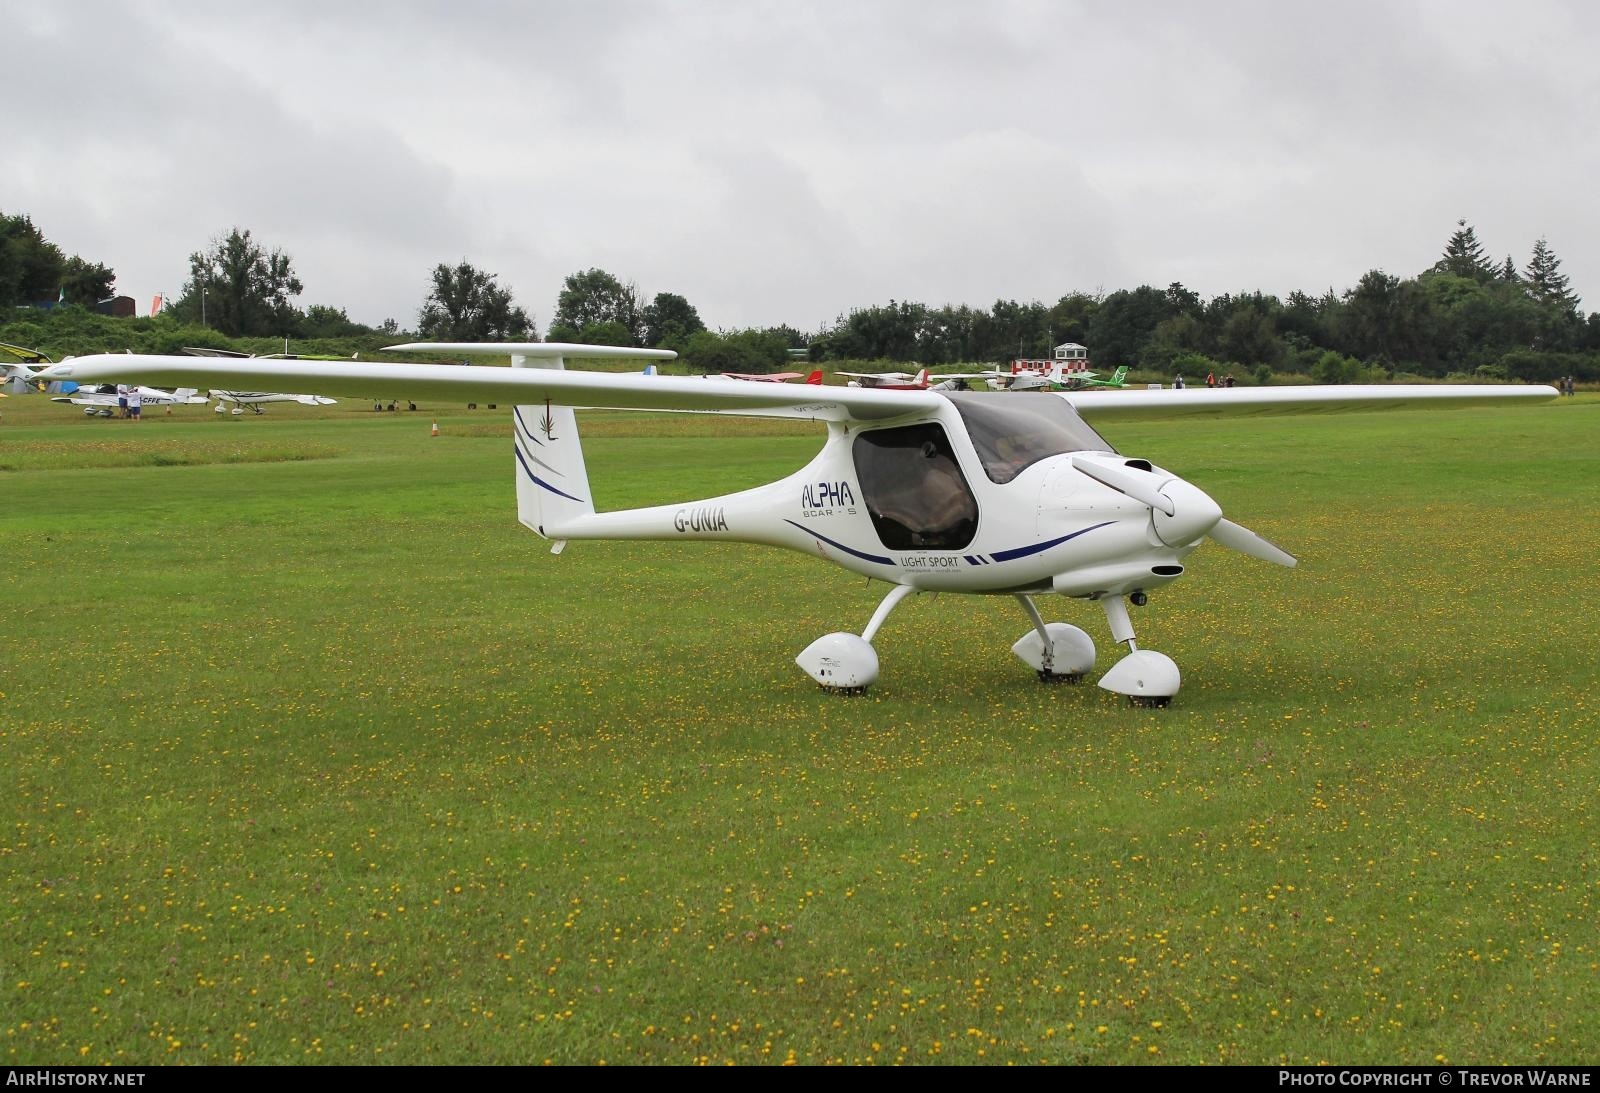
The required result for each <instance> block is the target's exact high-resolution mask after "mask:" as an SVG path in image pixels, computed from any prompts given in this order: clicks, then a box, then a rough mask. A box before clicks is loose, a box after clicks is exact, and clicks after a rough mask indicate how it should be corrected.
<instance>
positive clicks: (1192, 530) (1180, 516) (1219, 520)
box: [1072, 456, 1295, 569]
mask: <svg viewBox="0 0 1600 1093" xmlns="http://www.w3.org/2000/svg"><path fill="white" fill-rule="evenodd" d="M1072 465H1073V467H1074V468H1076V469H1077V470H1079V471H1082V472H1083V473H1084V474H1086V475H1088V476H1089V477H1090V478H1092V479H1094V480H1095V481H1096V482H1099V483H1101V484H1102V485H1106V486H1110V487H1111V488H1112V489H1114V490H1117V491H1118V492H1119V493H1125V494H1127V495H1128V496H1129V497H1131V498H1133V499H1134V500H1135V501H1138V502H1140V503H1141V504H1145V505H1148V506H1149V507H1150V509H1151V519H1152V521H1153V523H1154V525H1155V531H1156V535H1157V536H1158V537H1159V538H1160V539H1161V541H1162V542H1164V543H1166V544H1167V545H1169V546H1177V545H1179V544H1181V543H1190V542H1193V541H1194V540H1196V539H1198V538H1199V537H1200V536H1202V535H1209V536H1211V538H1212V539H1214V540H1216V541H1217V542H1218V543H1221V544H1222V545H1223V546H1225V547H1227V548H1228V549H1230V550H1237V551H1238V552H1239V553H1241V554H1248V555H1249V556H1250V557H1252V558H1259V559H1261V560H1262V561H1263V562H1272V563H1273V564H1274V565H1281V566H1287V567H1289V568H1291V569H1292V568H1293V567H1294V565H1295V559H1294V556H1293V555H1291V554H1289V553H1288V552H1287V551H1285V550H1281V549H1279V548H1278V547H1276V546H1274V545H1273V544H1272V543H1269V542H1268V541H1267V540H1265V539H1263V538H1262V537H1261V536H1259V535H1257V534H1256V533H1255V532H1253V531H1251V530H1250V529H1249V528H1247V527H1245V526H1244V525H1243V524H1236V523H1234V522H1233V521H1232V520H1229V519H1227V518H1226V517H1224V516H1223V515H1222V509H1221V507H1220V506H1218V504H1217V503H1216V502H1215V501H1214V500H1212V499H1211V498H1210V497H1209V496H1208V495H1207V494H1206V493H1205V492H1203V491H1202V490H1200V489H1199V488H1198V487H1196V486H1192V485H1190V484H1189V483H1188V482H1185V481H1184V480H1183V479H1181V478H1167V479H1163V478H1161V477H1159V476H1157V475H1156V474H1154V473H1153V472H1151V471H1146V470H1141V469H1139V468H1137V467H1130V466H1128V465H1127V464H1126V463H1124V464H1122V465H1120V466H1119V465H1117V464H1113V463H1104V462H1101V461H1100V460H1097V459H1090V458H1085V457H1083V456H1073V457H1072Z"/></svg>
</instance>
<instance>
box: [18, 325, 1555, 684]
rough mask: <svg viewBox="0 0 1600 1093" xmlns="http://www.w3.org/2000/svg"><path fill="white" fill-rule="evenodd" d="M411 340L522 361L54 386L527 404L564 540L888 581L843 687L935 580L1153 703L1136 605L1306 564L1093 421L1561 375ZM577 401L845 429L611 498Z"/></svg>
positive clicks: (1069, 667)
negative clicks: (1118, 379) (694, 494)
mask: <svg viewBox="0 0 1600 1093" xmlns="http://www.w3.org/2000/svg"><path fill="white" fill-rule="evenodd" d="M395 348H396V349H398V350H406V351H411V352H426V353H439V354H449V355H451V356H456V355H460V354H509V355H510V357H511V363H512V366H513V367H511V368H509V369H508V368H495V367H483V366H470V365H468V366H460V365H420V364H404V365H400V364H356V363H317V364H311V363H305V362H296V361H271V360H264V359H260V358H257V359H252V360H245V361H227V362H224V361H199V360H195V359H192V358H184V357H137V356H99V357H87V358H78V359H77V360H73V361H69V362H65V363H62V364H58V365H55V366H53V367H51V368H49V369H46V370H45V372H44V373H43V374H44V375H45V376H47V377H49V378H52V379H64V380H78V381H80V382H83V381H90V382H100V381H106V380H117V379H132V378H136V377H137V378H140V379H143V380H144V381H146V382H149V383H185V384H219V385H225V386H230V387H232V386H239V385H249V386H258V385H259V386H274V385H290V386H304V387H315V388H316V389H318V390H323V391H329V392H331V393H334V394H358V393H370V392H371V391H373V390H375V389H387V390H403V391H411V392H417V393H419V394H424V395H437V396H440V397H444V398H448V399H450V400H451V401H465V400H467V399H479V400H483V401H486V402H487V401H504V402H511V403H513V404H515V405H514V409H513V412H512V440H513V445H514V448H515V456H514V463H513V465H512V470H513V473H514V475H515V478H516V492H517V515H518V518H519V519H520V520H521V522H522V523H523V524H525V525H527V526H528V527H529V528H531V529H533V530H534V531H535V532H537V533H538V534H539V535H541V536H544V537H545V538H547V539H550V540H552V541H553V544H554V545H553V547H552V551H553V552H554V553H557V554H559V553H561V551H562V549H563V548H564V547H565V546H566V544H567V542H568V541H569V540H573V539H664V540H671V541H683V540H714V541H738V542H747V543H757V544H764V545H767V546H777V547H787V548H789V549H791V550H798V551H803V552H805V553H808V554H816V555H819V556H820V557H822V558H825V559H827V560H828V561H831V562H833V563H835V564H836V565H839V566H841V567H843V568H844V569H847V570H849V571H851V572H854V573H858V574H863V575H865V576H867V577H869V578H872V579H875V580H879V581H882V582H884V583H885V584H887V585H888V586H889V591H888V594H887V595H886V596H885V597H884V598H883V601H882V602H881V603H880V604H879V605H878V608H877V610H876V611H874V612H873V614H872V618H871V619H870V620H869V621H868V623H867V625H866V627H865V628H864V629H863V630H862V632H861V633H860V634H855V633H843V632H841V633H834V634H827V635H825V636H823V637H821V638H818V639H817V640H816V641H814V642H812V643H811V645H809V646H808V647H807V648H806V649H805V650H804V651H802V652H801V653H800V655H799V656H798V657H797V658H796V663H798V664H799V665H800V667H801V668H802V669H804V670H805V672H806V673H807V674H808V675H810V676H811V678H812V679H814V680H816V681H817V682H818V683H820V684H821V685H822V686H824V687H826V688H830V689H837V690H846V691H860V690H863V689H865V688H866V687H867V686H868V685H870V684H871V683H873V682H874V681H875V680H877V678H878V667H879V666H878V655H877V652H876V651H875V650H874V649H873V646H872V639H873V638H874V637H875V636H876V635H877V633H878V630H879V628H880V627H881V626H882V625H883V623H884V620H885V619H887V618H888V616H889V613H890V612H891V611H893V610H894V608H895V607H896V605H898V604H899V603H900V602H901V601H903V600H904V599H905V598H906V597H908V596H910V595H912V594H914V593H918V592H941V591H942V592H966V593H975V594H979V595H991V596H1010V597H1013V598H1015V599H1016V601H1017V602H1018V603H1019V604H1020V605H1021V608H1022V610H1023V611H1024V612H1025V613H1026V615H1027V617H1028V620H1029V622H1030V624H1031V629H1030V630H1029V631H1028V632H1027V633H1025V634H1024V635H1023V636H1022V637H1021V638H1020V639H1019V640H1018V641H1017V642H1016V644H1015V645H1013V646H1012V652H1013V653H1015V654H1016V655H1017V656H1018V657H1019V658H1020V659H1021V660H1023V661H1024V662H1025V663H1026V664H1027V665H1028V666H1029V667H1031V668H1032V669H1034V671H1035V672H1036V673H1037V674H1038V677H1039V679H1040V680H1043V681H1060V680H1074V679H1077V678H1081V676H1082V675H1083V674H1084V673H1086V672H1088V671H1090V670H1091V669H1092V668H1093V666H1094V663H1095V659H1096V650H1095V644H1094V641H1093V639H1091V638H1090V636H1089V635H1088V634H1087V633H1086V632H1085V631H1083V630H1081V629H1079V628H1078V627H1076V626H1072V625H1069V624H1067V623H1062V622H1049V623H1047V622H1046V621H1045V620H1044V617H1043V614H1042V613H1041V612H1040V610H1039V606H1038V604H1037V603H1036V602H1035V599H1036V597H1040V596H1044V595H1047V594H1050V593H1055V594H1059V595H1062V596H1065V597H1070V598H1073V599H1078V600H1087V601H1091V602H1094V603H1096V604H1098V606H1099V607H1100V608H1101V610H1102V611H1103V612H1104V614H1105V618H1106V622H1107V623H1108V625H1109V628H1110V632H1111V637H1112V639H1113V641H1114V642H1115V643H1116V644H1120V645H1123V646H1125V647H1126V650H1127V651H1126V653H1125V655H1124V656H1123V657H1122V658H1121V659H1120V660H1119V661H1118V662H1117V663H1116V664H1115V665H1113V666H1112V667H1111V669H1110V670H1109V671H1107V672H1106V673H1105V675H1104V676H1103V677H1102V678H1101V679H1100V681H1099V682H1100V686H1101V687H1103V688H1105V689H1107V690H1109V691H1112V692H1114V693H1117V694H1120V695H1126V696H1127V697H1128V698H1130V699H1131V700H1133V701H1135V702H1138V703H1145V704H1154V705H1165V704H1166V703H1167V701H1168V700H1170V699H1171V698H1172V696H1173V695H1175V694H1177V693H1178V688H1179V684H1180V675H1179V672H1178V667H1177V665H1176V664H1175V663H1173V661H1172V660H1171V658H1169V657H1167V656H1165V655H1163V654H1161V653H1158V652H1155V651H1154V650H1150V649H1142V648H1140V647H1139V646H1138V644H1137V643H1136V641H1135V638H1134V630H1133V626H1132V624H1131V622H1130V621H1129V617H1128V608H1127V605H1128V604H1129V603H1133V604H1134V605H1143V604H1144V603H1145V602H1146V599H1147V597H1148V596H1149V595H1150V594H1152V593H1154V592H1157V591H1158V590H1160V589H1162V588H1164V587H1165V586H1167V585H1169V584H1171V583H1172V582H1173V581H1175V580H1177V579H1178V578H1179V577H1180V576H1182V575H1183V573H1184V570H1185V565H1184V562H1185V560H1186V558H1187V557H1188V556H1189V555H1190V554H1191V553H1192V552H1193V551H1194V550H1195V549H1196V548H1197V547H1199V546H1200V544H1201V543H1202V542H1203V541H1204V540H1205V539H1207V538H1209V539H1212V540H1214V541H1215V542H1217V543H1220V544H1221V545H1222V546H1225V547H1228V548H1230V549H1233V550H1237V551H1240V552H1242V553H1244V554H1248V555H1250V556H1252V557H1254V558H1259V559H1262V560H1265V561H1269V562H1275V563H1277V564H1279V565H1284V566H1292V565H1294V559H1293V558H1292V557H1291V556H1290V555H1288V554H1287V553H1285V552H1284V551H1282V550H1280V549H1279V548H1278V547H1276V546H1274V545H1272V544H1271V543H1269V542H1267V541H1266V540H1265V539H1263V538H1261V537H1260V536H1258V535H1256V534H1255V533H1254V532H1252V531H1250V530H1248V529H1247V528H1245V527H1243V526H1242V525H1240V524H1237V523H1234V522H1233V521H1232V520H1229V519H1226V518H1224V516H1223V515H1222V509H1221V507H1220V506H1219V505H1218V504H1217V503H1216V502H1215V501H1214V500H1212V499H1211V498H1210V497H1208V496H1207V495H1206V494H1205V493H1204V492H1203V491H1202V490H1201V489H1200V488H1199V487H1198V486H1195V485H1193V484H1191V483H1189V482H1187V481H1185V480H1184V479H1182V478H1180V477H1178V476H1177V475H1176V474H1174V473H1173V472H1171V471H1169V470H1166V469H1164V468H1162V467H1159V466H1157V465H1156V464H1154V463H1152V462H1150V461H1149V460H1146V459H1140V458H1137V457H1132V456H1127V455H1123V454H1119V453H1118V452H1117V451H1116V450H1115V449H1114V448H1113V447H1112V445H1111V444H1110V443H1108V442H1107V441H1106V440H1105V439H1104V438H1102V437H1101V436H1100V434H1099V433H1098V432H1097V431H1096V430H1095V429H1094V428H1093V427H1092V426H1091V424H1090V421H1093V422H1096V423H1098V422H1102V421H1115V420H1116V419H1117V418H1119V417H1166V416H1182V415H1186V414H1207V415H1213V416H1214V415H1217V414H1223V413H1250V412H1252V411H1283V410H1297V409H1306V410H1330V409H1368V408H1377V407H1384V406H1448V405H1460V404H1472V403H1485V402H1492V403H1500V404H1504V403H1506V402H1527V401H1543V400H1550V399H1554V398H1556V391H1555V389H1554V388H1551V387H1520V386H1449V385H1439V386H1358V385H1350V386H1336V387H1250V388H1232V389H1227V390H1221V391H1203V390H1202V391H1174V390H1158V391H1096V392H1094V393H1092V394H1083V395H1073V394H1070V393H1068V394H1044V395H1040V396H1038V397H1035V398H1015V397H1012V396H1010V395H1001V394H991V393H950V394H945V393H941V392H935V391H882V390H878V391H874V390H864V389H860V388H847V387H825V388H821V389H818V388H814V387H805V386H799V385H790V384H779V383H705V382H703V381H702V380H699V379H690V378H684V377H674V376H655V377H641V376H630V375H618V374H607V373H599V372H569V371H565V370H564V369H565V365H564V359H565V358H578V357H600V356H609V357H632V358H651V357H654V358H658V359H659V358H665V357H670V356H671V355H672V354H670V353H668V352H666V351H662V350H648V349H610V348H605V347H600V346H589V345H584V346H579V345H563V344H560V343H537V342H535V343H528V344H503V345H482V344H415V345H404V346H396V347H395ZM573 407H607V408H627V409H638V410H678V411H682V410H691V411H702V412H719V413H727V414H742V415H746V416H768V417H783V418H798V419H804V420H810V421H816V422H822V423H825V424H826V426H827V430H828V436H827V440H826V442H825V443H824V444H823V447H822V450H821V451H820V452H819V453H818V454H817V455H816V457H815V458H814V459H813V460H812V461H811V462H810V463H809V464H808V465H807V466H806V467H805V468H803V469H802V470H799V471H797V472H795V473H794V474H791V475H789V476H788V477H786V478H783V479H780V480H778V481H776V482H772V483H769V484H767V485H764V486H758V487H756V488H754V489H748V490H741V491H739V492H737V493H731V494H725V495H723V496H720V497H711V498H706V499H703V500H696V501H686V502H683V503H680V504H671V505H658V506H654V507H650V508H642V509H631V510H623V511H614V512H597V511H596V510H595V506H594V502H593V494H592V493H591V492H590V489H589V476H588V471H587V469H586V467H585V463H584V456H583V448H582V446H581V443H580V441H579V436H578V423H577V418H576V415H575V414H574V412H573Z"/></svg>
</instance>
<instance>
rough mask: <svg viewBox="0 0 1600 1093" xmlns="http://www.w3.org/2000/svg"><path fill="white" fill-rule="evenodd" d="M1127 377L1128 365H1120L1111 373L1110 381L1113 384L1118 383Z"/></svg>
mask: <svg viewBox="0 0 1600 1093" xmlns="http://www.w3.org/2000/svg"><path fill="white" fill-rule="evenodd" d="M1127 378H1128V366H1127V365H1123V366H1122V367H1120V368H1118V369H1117V370H1116V371H1115V372H1113V373H1111V382H1112V383H1115V384H1119V385H1120V384H1121V383H1122V382H1123V381H1124V380H1126V379H1127Z"/></svg>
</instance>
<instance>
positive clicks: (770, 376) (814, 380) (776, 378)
mask: <svg viewBox="0 0 1600 1093" xmlns="http://www.w3.org/2000/svg"><path fill="white" fill-rule="evenodd" d="M718 375H720V376H721V377H722V378H723V379H725V380H747V381H749V382H751V383H788V382H789V381H790V380H797V379H804V380H805V381H806V382H807V383H808V384H810V385H811V386H812V387H821V386H822V369H820V368H818V369H815V370H814V371H813V372H812V373H811V374H810V375H809V376H808V375H806V374H805V373H804V372H719V373H718Z"/></svg>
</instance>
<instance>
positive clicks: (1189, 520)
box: [1150, 478, 1222, 547]
mask: <svg viewBox="0 0 1600 1093" xmlns="http://www.w3.org/2000/svg"><path fill="white" fill-rule="evenodd" d="M1161 492H1162V493H1164V494H1166V496H1167V499H1168V500H1170V501H1171V502H1172V515H1171V516H1168V515H1167V514H1166V513H1164V512H1162V511H1161V510H1160V509H1151V510H1150V516H1151V519H1152V520H1153V521H1154V524H1155V529H1156V537H1157V538H1158V539H1160V540H1161V541H1162V542H1163V543H1165V544H1167V545H1168V546H1170V547H1178V546H1187V545H1188V544H1189V543H1192V542H1194V541H1195V540H1196V539H1199V538H1200V537H1201V536H1203V535H1205V534H1206V533H1207V532H1208V531H1210V530H1211V529H1212V528H1214V527H1216V526H1217V521H1218V520H1221V519H1222V506H1221V505H1219V504H1217V503H1216V502H1215V501H1213V500H1211V496H1210V495H1209V494H1208V493H1206V492H1205V491H1204V490H1202V489H1200V488H1199V487H1198V486H1191V485H1190V484H1189V483H1187V482H1185V481H1184V480H1183V479H1181V478H1174V479H1172V480H1171V481H1170V482H1167V483H1166V484H1164V485H1163V486H1162V487H1161Z"/></svg>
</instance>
